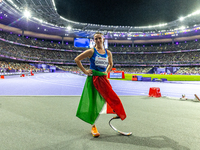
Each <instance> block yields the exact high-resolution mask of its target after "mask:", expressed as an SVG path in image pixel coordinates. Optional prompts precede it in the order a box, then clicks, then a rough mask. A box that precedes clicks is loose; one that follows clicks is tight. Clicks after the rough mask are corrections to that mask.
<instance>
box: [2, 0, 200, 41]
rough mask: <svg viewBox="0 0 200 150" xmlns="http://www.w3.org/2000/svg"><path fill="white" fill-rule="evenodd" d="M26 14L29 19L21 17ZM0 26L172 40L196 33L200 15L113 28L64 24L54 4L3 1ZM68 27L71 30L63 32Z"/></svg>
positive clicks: (36, 0)
mask: <svg viewBox="0 0 200 150" xmlns="http://www.w3.org/2000/svg"><path fill="white" fill-rule="evenodd" d="M26 10H27V11H29V12H30V14H31V17H30V18H26V17H25V16H24V12H25V11H26ZM0 23H1V24H3V25H6V26H10V27H15V28H19V29H21V30H24V31H31V32H36V33H43V34H50V35H57V36H61V37H87V38H91V37H93V35H94V33H95V32H97V31H100V32H102V33H104V34H105V37H106V38H107V39H123V40H135V39H151V38H154V39H155V38H173V37H177V36H178V37H184V36H191V35H199V33H200V11H196V12H194V13H192V14H189V15H188V16H185V17H182V18H180V19H177V20H174V21H172V22H168V23H163V24H159V25H152V26H113V25H102V24H91V23H81V22H74V21H72V20H68V19H66V18H64V17H62V16H60V15H59V14H58V13H57V9H56V6H55V2H54V0H26V1H25V0H3V1H2V2H1V3H0ZM68 26H70V27H71V28H72V29H71V30H69V28H67V27H68Z"/></svg>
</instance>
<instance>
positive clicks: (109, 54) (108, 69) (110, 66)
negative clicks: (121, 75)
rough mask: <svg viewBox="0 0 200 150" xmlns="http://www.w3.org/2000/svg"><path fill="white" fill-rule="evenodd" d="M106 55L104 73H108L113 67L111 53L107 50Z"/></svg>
mask: <svg viewBox="0 0 200 150" xmlns="http://www.w3.org/2000/svg"><path fill="white" fill-rule="evenodd" d="M107 54H108V67H107V69H106V72H105V73H108V72H109V71H110V70H111V69H112V67H113V59H112V53H111V51H109V50H107Z"/></svg>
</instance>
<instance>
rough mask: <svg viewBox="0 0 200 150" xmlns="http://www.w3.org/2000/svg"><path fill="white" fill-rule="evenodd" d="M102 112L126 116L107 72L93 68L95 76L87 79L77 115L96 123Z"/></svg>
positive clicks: (90, 122) (86, 120) (123, 117)
mask: <svg viewBox="0 0 200 150" xmlns="http://www.w3.org/2000/svg"><path fill="white" fill-rule="evenodd" d="M104 105H105V106H104ZM103 108H104V109H103ZM100 112H101V113H116V114H117V115H118V116H119V117H120V118H121V120H124V119H125V118H126V113H125V111H124V108H123V105H122V103H121V100H120V98H119V97H118V96H117V94H116V93H115V92H114V91H113V89H112V86H111V84H110V82H109V81H108V79H107V74H105V73H102V72H99V71H95V70H93V76H88V77H87V79H86V82H85V86H84V88H83V92H82V95H81V99H80V102H79V106H78V109H77V113H76V116H77V117H78V118H80V119H82V120H83V121H85V122H87V123H89V124H94V122H95V120H96V119H97V117H98V116H99V114H100Z"/></svg>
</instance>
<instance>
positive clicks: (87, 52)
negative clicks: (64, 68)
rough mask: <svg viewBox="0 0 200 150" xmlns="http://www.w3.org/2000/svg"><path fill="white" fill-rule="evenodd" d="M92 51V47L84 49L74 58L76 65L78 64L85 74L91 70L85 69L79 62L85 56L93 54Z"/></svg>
mask: <svg viewBox="0 0 200 150" xmlns="http://www.w3.org/2000/svg"><path fill="white" fill-rule="evenodd" d="M93 53H94V49H88V50H86V51H84V52H83V53H81V54H80V55H78V56H77V57H76V58H75V59H74V60H75V62H76V64H77V66H78V67H79V68H80V69H81V70H82V71H83V72H84V73H85V74H87V75H89V74H92V70H91V69H89V70H86V69H85V68H84V67H83V65H82V63H81V60H83V59H85V58H87V57H89V58H91V57H92V55H93Z"/></svg>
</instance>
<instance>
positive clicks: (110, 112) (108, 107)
mask: <svg viewBox="0 0 200 150" xmlns="http://www.w3.org/2000/svg"><path fill="white" fill-rule="evenodd" d="M106 104H107V114H116V113H115V112H114V110H113V109H112V108H111V107H110V105H109V104H108V103H106Z"/></svg>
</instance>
